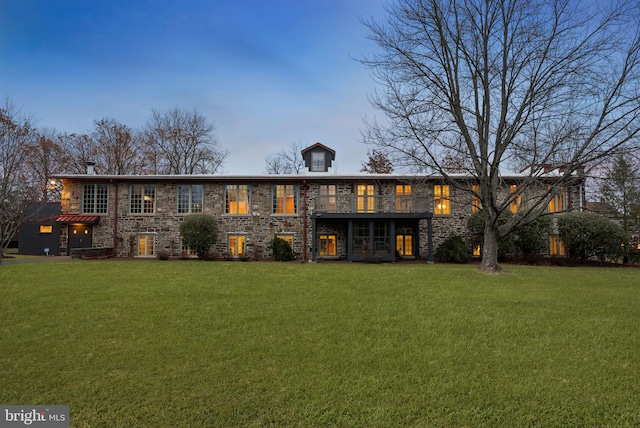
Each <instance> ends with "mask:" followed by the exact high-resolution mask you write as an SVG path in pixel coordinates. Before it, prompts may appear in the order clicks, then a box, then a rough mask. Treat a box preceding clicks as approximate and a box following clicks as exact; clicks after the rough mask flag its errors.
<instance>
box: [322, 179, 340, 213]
mask: <svg viewBox="0 0 640 428" xmlns="http://www.w3.org/2000/svg"><path fill="white" fill-rule="evenodd" d="M318 209H319V210H320V211H322V212H330V213H334V212H336V185H335V184H321V185H320V198H319V204H318Z"/></svg>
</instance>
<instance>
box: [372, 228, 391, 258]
mask: <svg viewBox="0 0 640 428" xmlns="http://www.w3.org/2000/svg"><path fill="white" fill-rule="evenodd" d="M389 232H390V227H389V223H387V222H386V221H376V222H374V224H373V252H374V254H388V253H390V252H391V237H390V236H389Z"/></svg>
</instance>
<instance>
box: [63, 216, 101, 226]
mask: <svg viewBox="0 0 640 428" xmlns="http://www.w3.org/2000/svg"><path fill="white" fill-rule="evenodd" d="M56 221H57V222H60V223H84V224H88V223H90V224H97V223H98V222H99V221H100V216H99V215H82V214H63V215H60V216H58V217H56Z"/></svg>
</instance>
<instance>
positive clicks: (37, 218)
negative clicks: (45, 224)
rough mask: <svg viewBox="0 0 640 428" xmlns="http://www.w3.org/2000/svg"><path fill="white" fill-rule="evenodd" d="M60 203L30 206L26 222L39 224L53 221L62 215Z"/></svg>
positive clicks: (43, 203)
mask: <svg viewBox="0 0 640 428" xmlns="http://www.w3.org/2000/svg"><path fill="white" fill-rule="evenodd" d="M60 210H61V204H60V202H42V203H38V204H33V205H30V206H29V207H28V208H27V213H26V214H27V215H26V222H27V223H39V222H41V221H47V220H53V219H54V218H55V217H56V216H58V215H60Z"/></svg>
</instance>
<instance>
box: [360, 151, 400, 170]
mask: <svg viewBox="0 0 640 428" xmlns="http://www.w3.org/2000/svg"><path fill="white" fill-rule="evenodd" d="M367 156H368V157H369V158H368V159H367V162H365V163H363V164H362V169H361V170H360V172H368V173H371V174H391V173H392V172H393V165H392V164H391V161H390V160H389V158H387V156H386V155H385V154H384V153H382V152H381V151H379V150H376V149H372V150H369V151H368V152H367Z"/></svg>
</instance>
